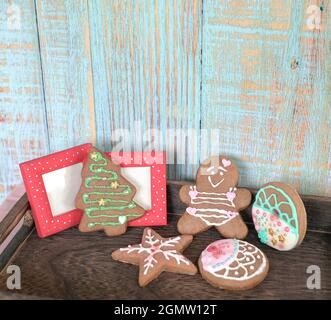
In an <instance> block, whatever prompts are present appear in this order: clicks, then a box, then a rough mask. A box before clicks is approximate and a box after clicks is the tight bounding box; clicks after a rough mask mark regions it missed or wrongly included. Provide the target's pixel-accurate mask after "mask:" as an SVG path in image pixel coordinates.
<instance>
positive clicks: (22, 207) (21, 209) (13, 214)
mask: <svg viewBox="0 0 331 320" xmlns="http://www.w3.org/2000/svg"><path fill="white" fill-rule="evenodd" d="M28 208H29V202H28V198H27V195H26V194H24V195H23V196H22V197H21V198H20V199H19V200H18V201H17V203H16V205H15V206H14V207H13V208H12V209H11V210H10V211H9V213H8V214H7V215H6V217H5V218H4V219H3V220H2V221H1V223H0V243H2V242H3V241H4V239H6V237H7V236H8V235H9V234H10V233H11V232H12V230H13V229H14V228H15V227H16V225H17V223H18V222H19V221H20V220H21V219H22V218H23V217H24V215H25V213H26V211H27V210H28Z"/></svg>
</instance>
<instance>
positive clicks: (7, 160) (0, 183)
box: [0, 0, 331, 200]
mask: <svg viewBox="0 0 331 320" xmlns="http://www.w3.org/2000/svg"><path fill="white" fill-rule="evenodd" d="M18 13H19V16H20V19H19V20H17V19H16V18H17V14H18ZM330 21H331V1H330V0H323V1H317V0H304V1H293V0H290V1H285V0H277V1H276V0H267V1H262V0H250V1H241V0H231V1H230V0H223V1H212V0H204V1H202V0H171V1H166V0H148V1H144V0H137V1H134V0H124V1H119V0H111V1H104V0H95V1H87V0H79V1H65V0H58V1H55V0H52V1H51V0H46V1H42V0H10V1H9V0H6V1H1V2H0V129H1V130H0V152H1V154H2V155H6V156H5V157H3V158H2V159H1V160H0V161H1V170H0V200H1V199H2V198H3V197H4V196H5V195H6V194H7V193H8V191H9V189H10V188H11V186H13V185H15V184H18V183H20V182H21V178H20V174H19V170H18V165H17V164H18V163H19V162H22V161H24V160H27V159H31V158H35V157H38V156H40V155H43V154H46V153H48V152H52V151H56V150H59V149H63V148H67V147H70V146H72V145H76V144H79V143H82V142H87V141H91V142H96V143H97V145H98V146H99V147H102V148H105V149H110V148H111V147H114V146H115V145H116V141H117V142H118V140H120V139H121V138H122V142H123V143H124V149H130V148H133V149H135V150H140V149H145V150H146V149H148V147H154V148H157V149H162V148H165V149H166V151H167V153H168V157H169V159H168V160H170V161H174V162H175V163H176V164H175V165H169V166H168V177H169V178H172V179H185V180H186V179H192V178H193V177H194V175H195V170H196V167H197V164H198V162H199V161H201V160H204V159H205V158H206V157H208V156H209V155H210V154H213V153H223V154H227V155H229V156H232V157H234V158H235V159H237V160H238V164H239V168H240V171H241V184H242V185H246V186H250V187H259V186H260V185H261V184H263V183H264V182H266V181H268V180H273V179H277V180H283V181H285V182H290V183H293V184H294V185H295V186H296V187H297V188H298V189H299V191H300V192H302V193H305V194H316V195H324V196H331V148H330V140H331V130H330V128H331V108H330V106H331V86H330V83H331V82H330V76H331V52H330V51H331V46H330V43H331V42H330V41H331V25H330V23H331V22H330ZM126 129H127V130H128V131H126ZM158 129H159V130H160V132H161V135H157V134H156V133H157V132H155V130H158ZM167 129H179V130H181V135H178V136H177V137H176V136H172V135H171V133H169V132H168V131H167ZM205 129H218V130H219V131H218V133H217V135H216V136H215V137H214V138H212V139H210V138H209V137H208V134H207V133H206V130H205ZM153 130H154V131H153ZM155 134H156V136H155ZM121 135H122V136H123V137H121ZM142 135H144V137H143V139H140V137H141V136H142ZM152 136H155V137H154V140H153V139H152ZM151 140H152V141H151ZM148 142H151V143H150V145H148V144H147V143H148Z"/></svg>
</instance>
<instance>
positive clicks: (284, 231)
mask: <svg viewBox="0 0 331 320" xmlns="http://www.w3.org/2000/svg"><path fill="white" fill-rule="evenodd" d="M252 216H253V221H254V225H255V229H256V231H257V232H258V235H259V238H260V240H261V242H262V243H264V244H267V245H269V246H271V247H273V248H275V249H277V250H282V251H288V250H291V249H293V248H295V247H297V246H298V245H300V243H301V242H302V240H303V239H304V237H305V234H306V229H307V215H306V210H305V206H304V204H303V202H302V200H301V198H300V196H299V194H298V193H297V191H296V190H295V189H294V188H293V187H291V186H289V185H287V184H285V183H282V182H270V183H267V184H265V185H264V186H263V187H262V188H261V189H260V190H259V191H258V193H257V195H256V197H255V202H254V204H253V207H252Z"/></svg>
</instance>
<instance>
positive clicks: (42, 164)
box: [20, 143, 167, 238]
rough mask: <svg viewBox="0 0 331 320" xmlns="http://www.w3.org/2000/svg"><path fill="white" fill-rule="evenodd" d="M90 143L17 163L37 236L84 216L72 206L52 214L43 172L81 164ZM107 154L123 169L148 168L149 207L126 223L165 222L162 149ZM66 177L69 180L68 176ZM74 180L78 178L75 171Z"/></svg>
mask: <svg viewBox="0 0 331 320" xmlns="http://www.w3.org/2000/svg"><path fill="white" fill-rule="evenodd" d="M91 146H92V145H91V144H89V143H87V144H83V145H80V146H77V147H73V148H70V149H67V150H63V151H60V152H56V153H53V154H51V155H47V156H44V157H41V158H38V159H34V160H30V161H27V162H24V163H21V164H20V169H21V174H22V177H23V181H24V184H25V189H26V192H27V196H28V199H29V202H30V205H31V211H32V215H33V218H34V221H35V225H36V229H37V233H38V235H39V237H41V238H45V237H47V236H50V235H52V234H55V233H58V232H60V231H63V230H66V229H68V228H71V227H73V226H76V225H77V224H79V222H80V220H81V217H82V215H83V211H82V210H80V209H77V208H74V207H72V210H68V211H65V212H61V213H59V214H57V215H55V214H53V213H54V212H53V211H54V209H53V211H52V201H51V199H50V198H49V193H48V192H47V190H46V186H45V181H46V180H45V177H46V176H45V175H46V174H48V173H54V172H60V171H58V170H61V169H64V168H66V169H67V168H69V167H71V168H73V166H74V165H78V166H79V165H80V164H81V166H82V164H83V162H84V160H85V158H86V156H87V154H88V151H89V149H90V147H91ZM107 154H108V155H110V156H111V158H112V160H113V161H115V162H116V163H118V164H120V165H121V167H123V168H130V167H131V168H132V167H138V168H139V167H148V168H149V169H150V192H151V196H150V199H151V203H150V208H149V209H148V210H146V213H145V214H144V216H142V217H141V218H139V219H137V220H133V221H131V222H130V223H129V226H141V227H145V226H161V225H166V224H167V209H166V157H165V152H152V153H146V152H122V153H107ZM76 168H78V167H76ZM76 168H75V170H76ZM77 170H78V169H77ZM77 170H76V171H77ZM66 174H67V175H68V174H70V173H68V172H67V173H66ZM48 177H49V175H48ZM68 178H69V181H70V176H69V177H67V179H68ZM75 179H77V172H76V176H75ZM71 180H72V179H71ZM48 181H49V179H48ZM50 181H51V180H50ZM50 183H52V182H50ZM77 191H78V190H77ZM75 196H76V194H72V195H70V197H71V202H72V204H71V206H74V204H73V199H74V197H75ZM53 203H54V202H53Z"/></svg>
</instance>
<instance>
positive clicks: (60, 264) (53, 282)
mask: <svg viewBox="0 0 331 320" xmlns="http://www.w3.org/2000/svg"><path fill="white" fill-rule="evenodd" d="M177 219H178V215H169V226H168V227H167V228H164V227H162V228H156V230H157V231H158V232H160V234H161V235H162V236H166V237H167V236H172V235H175V234H176V228H175V224H176V222H177ZM250 231H251V232H250V234H249V236H248V238H247V240H248V241H250V242H252V243H253V244H256V245H258V247H259V248H261V249H262V250H263V251H264V252H265V253H266V255H267V256H268V258H269V260H270V272H269V275H268V276H267V278H266V280H265V281H264V282H263V283H262V284H261V285H259V286H258V287H256V288H255V289H252V290H249V291H244V292H229V291H224V290H219V289H215V288H213V287H211V286H210V285H209V284H208V283H206V282H205V281H204V280H203V279H202V278H201V276H200V275H199V274H197V275H195V276H187V275H179V274H170V273H163V274H162V275H161V276H159V278H158V279H156V280H155V281H153V282H152V283H151V284H150V285H148V286H147V287H145V288H139V286H138V284H137V280H138V268H137V267H136V266H131V265H127V264H123V263H120V262H115V261H113V260H112V259H111V253H112V251H113V250H115V249H118V248H120V247H123V246H126V245H128V244H132V243H138V242H140V238H141V234H142V229H141V228H130V229H129V231H128V232H127V233H126V234H125V235H124V236H121V237H117V238H107V237H106V236H105V235H104V234H103V233H95V234H82V233H79V232H78V231H77V230H76V229H71V230H68V231H65V232H62V233H60V234H58V235H55V236H52V237H49V238H46V239H43V240H41V239H39V238H38V237H37V235H36V234H35V233H34V234H33V235H32V236H31V237H30V239H29V240H28V242H27V244H26V245H25V247H24V248H23V250H22V251H21V254H20V255H18V256H17V257H16V259H15V260H14V262H13V263H15V264H16V265H18V266H20V267H21V270H22V289H21V290H20V293H22V294H25V295H35V296H42V297H50V298H63V299H76V298H77V299H87V298H89V299H91V298H94V299H257V298H259V299H318V298H319V299H330V298H331V290H330V288H331V263H330V253H329V248H330V245H331V237H330V234H328V233H322V232H312V231H309V232H308V234H307V236H306V239H305V240H304V242H303V243H302V245H301V246H300V247H299V248H297V249H295V250H293V251H291V252H278V251H276V250H273V249H271V248H268V247H266V246H263V245H261V244H260V243H259V242H258V241H257V235H256V232H254V231H253V230H250ZM217 239H219V235H218V233H217V232H216V231H215V230H209V231H207V232H204V233H202V234H200V235H198V236H197V237H195V238H194V241H193V243H192V244H191V246H190V247H189V248H188V249H187V250H186V251H185V255H186V256H187V257H188V258H189V259H191V260H192V261H194V262H197V259H198V257H199V254H200V252H201V251H202V250H203V249H204V248H205V247H206V246H207V245H208V244H209V243H210V242H212V241H214V240H217ZM312 264H314V265H318V266H320V268H321V274H322V289H321V290H309V289H307V287H306V281H307V277H308V276H309V275H308V274H307V273H306V269H307V267H308V266H309V265H312ZM6 277H7V275H6V274H3V275H2V277H1V278H0V290H6V287H5V283H6V281H5V280H6Z"/></svg>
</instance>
